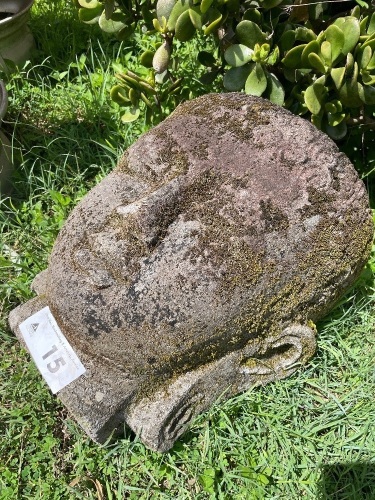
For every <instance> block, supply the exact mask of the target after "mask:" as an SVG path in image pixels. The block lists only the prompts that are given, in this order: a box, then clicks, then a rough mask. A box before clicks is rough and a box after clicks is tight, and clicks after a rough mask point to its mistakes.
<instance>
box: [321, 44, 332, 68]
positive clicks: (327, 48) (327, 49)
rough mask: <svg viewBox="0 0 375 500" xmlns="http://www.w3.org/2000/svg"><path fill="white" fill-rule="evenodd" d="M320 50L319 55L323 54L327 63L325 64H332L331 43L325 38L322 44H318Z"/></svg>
mask: <svg viewBox="0 0 375 500" xmlns="http://www.w3.org/2000/svg"><path fill="white" fill-rule="evenodd" d="M320 52H321V55H322V56H323V59H324V62H325V63H326V64H327V66H331V64H332V47H331V44H330V43H329V42H328V41H327V40H325V41H324V42H322V45H321V46H320Z"/></svg>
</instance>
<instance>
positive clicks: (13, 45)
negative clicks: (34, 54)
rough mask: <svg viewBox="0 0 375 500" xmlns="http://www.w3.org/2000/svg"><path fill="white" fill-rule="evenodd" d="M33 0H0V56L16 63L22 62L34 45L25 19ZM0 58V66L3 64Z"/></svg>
mask: <svg viewBox="0 0 375 500" xmlns="http://www.w3.org/2000/svg"><path fill="white" fill-rule="evenodd" d="M33 3H34V0H1V2H0V56H1V58H2V59H9V60H11V61H12V62H14V63H15V64H17V65H21V64H23V63H24V62H25V61H26V60H27V59H28V58H29V56H30V52H31V50H32V48H33V47H34V38H33V35H32V34H31V31H30V29H29V27H28V26H27V21H28V19H29V13H30V9H31V7H32V5H33ZM1 58H0V66H1V65H2V64H3V62H2V60H1Z"/></svg>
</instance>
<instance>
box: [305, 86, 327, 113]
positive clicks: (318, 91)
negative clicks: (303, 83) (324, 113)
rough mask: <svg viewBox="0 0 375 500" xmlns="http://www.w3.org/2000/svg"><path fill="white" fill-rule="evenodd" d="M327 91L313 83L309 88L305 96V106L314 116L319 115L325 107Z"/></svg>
mask: <svg viewBox="0 0 375 500" xmlns="http://www.w3.org/2000/svg"><path fill="white" fill-rule="evenodd" d="M325 94H326V89H325V87H324V85H320V84H316V83H313V84H312V85H310V86H309V87H307V89H306V91H305V95H304V99H305V104H306V106H307V107H308V109H309V111H310V113H311V114H313V115H318V114H319V113H320V110H321V108H322V105H323V100H324V96H325Z"/></svg>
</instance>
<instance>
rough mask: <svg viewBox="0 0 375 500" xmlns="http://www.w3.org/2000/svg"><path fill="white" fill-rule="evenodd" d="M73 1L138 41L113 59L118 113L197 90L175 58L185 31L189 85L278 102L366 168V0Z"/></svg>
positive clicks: (373, 91) (370, 16)
mask: <svg viewBox="0 0 375 500" xmlns="http://www.w3.org/2000/svg"><path fill="white" fill-rule="evenodd" d="M74 1H75V3H76V5H77V7H78V9H79V10H78V16H79V19H80V20H81V21H82V22H84V23H88V24H98V25H99V27H100V28H101V29H102V30H103V31H104V32H106V33H109V34H111V35H115V36H116V37H117V38H118V39H120V40H129V39H133V40H135V42H136V45H137V47H138V48H139V53H138V57H137V64H136V66H135V67H133V68H132V70H130V69H129V67H128V66H127V61H126V57H124V59H123V60H120V61H119V62H117V63H116V64H114V70H115V72H116V77H117V79H118V83H116V84H115V85H114V86H113V87H112V89H111V98H112V100H113V101H114V102H115V103H117V105H118V106H119V107H120V108H121V109H122V117H121V119H122V121H123V122H131V121H134V120H136V119H137V118H139V117H140V116H142V115H144V116H145V118H146V121H147V123H157V122H159V121H160V120H161V119H162V118H164V117H165V116H167V115H168V114H169V113H170V111H171V110H173V108H174V107H175V106H176V105H177V104H178V103H179V102H181V101H183V100H186V99H188V98H190V97H193V96H195V95H196V94H197V92H196V91H195V92H194V88H193V87H194V82H192V80H191V78H190V75H188V74H187V73H186V68H185V66H184V60H185V58H184V55H185V52H186V50H187V48H188V50H190V51H191V50H192V47H191V45H189V44H187V43H186V42H190V41H194V42H195V47H194V48H193V52H195V56H196V58H197V62H198V63H199V64H200V65H201V66H202V67H204V71H203V73H202V74H201V75H200V78H199V80H198V78H197V79H196V82H195V86H196V87H199V83H200V84H201V85H203V87H205V88H206V92H208V91H215V90H219V91H220V90H227V91H244V92H246V93H248V94H251V95H255V96H262V97H265V98H267V99H269V100H271V101H272V102H274V103H276V104H279V105H284V106H285V107H286V108H288V109H290V110H291V111H292V112H293V113H296V114H299V115H301V116H303V117H305V118H308V119H309V120H311V121H312V123H314V125H316V126H317V127H318V128H319V129H321V130H323V131H324V132H326V133H327V134H328V135H329V136H330V137H331V138H332V139H334V140H335V141H338V142H339V143H340V145H341V147H342V149H343V150H344V151H345V152H346V153H347V154H349V156H350V157H351V159H352V161H353V162H354V163H355V164H356V167H357V169H358V170H359V171H360V173H362V174H364V175H366V174H369V173H372V171H373V170H374V168H375V152H374V151H375V148H374V147H373V146H374V139H373V137H372V136H373V135H374V134H373V130H374V129H375V86H374V84H375V6H374V3H372V4H370V3H367V2H365V1H363V0H357V1H351V0H344V1H333V2H313V1H311V0H294V1H293V0H245V1H240V0H157V1H154V0H136V1H130V0H74ZM190 43H191V42H190ZM197 46H198V47H199V48H198V49H197ZM194 49H196V50H194ZM202 49H203V50H202ZM202 69H203V68H202ZM195 90H196V89H195ZM203 91H204V89H203ZM198 93H202V89H200V92H199V89H198ZM364 142H365V143H366V146H365V147H363V144H364ZM359 152H360V153H359Z"/></svg>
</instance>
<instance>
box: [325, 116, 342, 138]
mask: <svg viewBox="0 0 375 500" xmlns="http://www.w3.org/2000/svg"><path fill="white" fill-rule="evenodd" d="M344 116H345V115H344ZM324 130H325V132H326V133H327V134H328V135H329V136H330V138H331V139H333V140H334V141H339V140H340V139H343V138H344V137H345V136H346V133H347V131H348V129H347V126H346V122H345V121H344V120H343V121H341V122H340V123H339V124H338V125H335V126H331V125H329V124H327V125H326V126H325V127H324Z"/></svg>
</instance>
